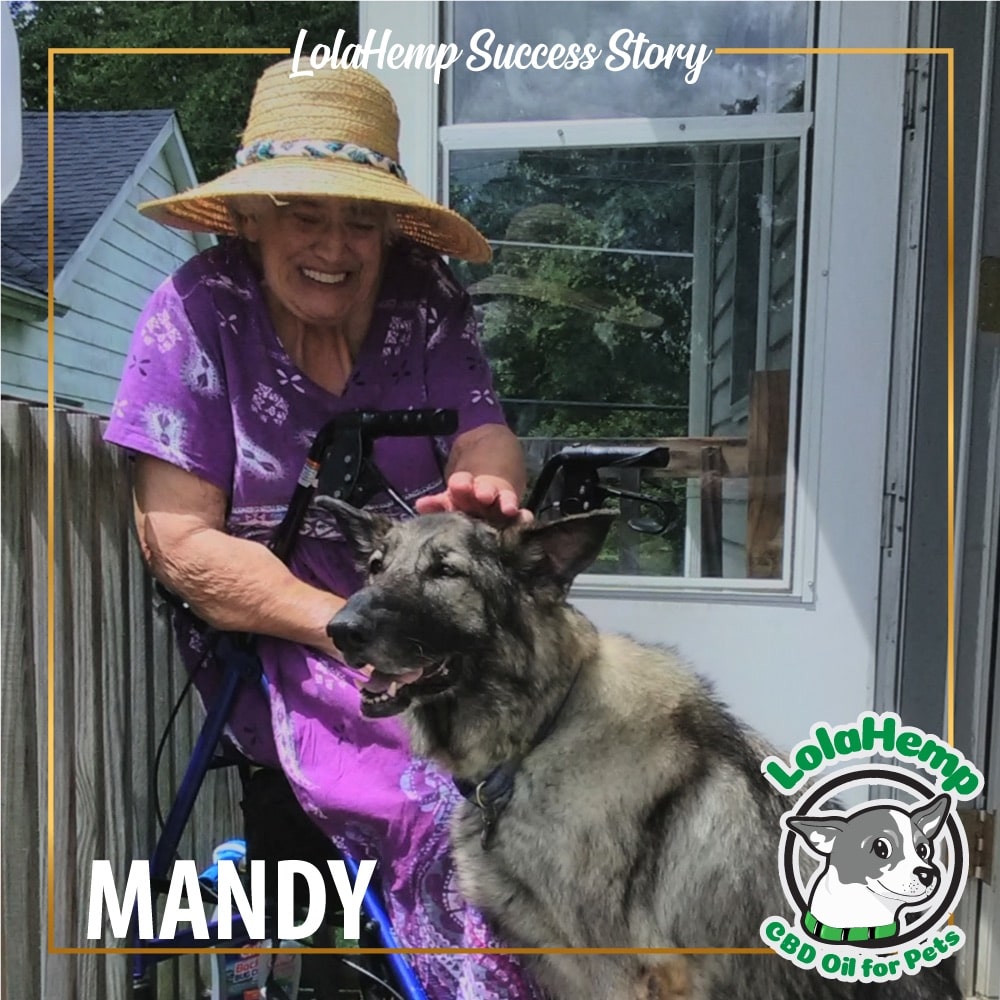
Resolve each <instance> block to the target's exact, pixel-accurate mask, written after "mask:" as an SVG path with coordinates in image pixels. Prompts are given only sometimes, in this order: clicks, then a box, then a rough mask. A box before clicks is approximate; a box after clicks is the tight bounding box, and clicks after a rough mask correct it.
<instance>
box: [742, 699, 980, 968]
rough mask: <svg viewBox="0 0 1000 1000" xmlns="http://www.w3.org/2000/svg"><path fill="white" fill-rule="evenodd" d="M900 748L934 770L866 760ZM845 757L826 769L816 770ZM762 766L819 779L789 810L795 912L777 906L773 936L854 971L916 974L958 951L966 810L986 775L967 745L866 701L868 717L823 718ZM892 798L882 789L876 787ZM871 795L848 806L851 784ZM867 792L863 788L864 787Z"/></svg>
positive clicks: (789, 950)
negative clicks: (836, 721) (842, 801)
mask: <svg viewBox="0 0 1000 1000" xmlns="http://www.w3.org/2000/svg"><path fill="white" fill-rule="evenodd" d="M876 754H878V755H881V756H883V757H894V758H896V759H898V760H905V761H907V762H908V763H910V764H913V765H916V766H917V767H919V768H921V769H922V770H924V771H927V772H929V773H930V774H931V775H932V776H933V779H932V780H931V781H928V780H927V779H925V778H924V777H923V776H921V775H919V774H917V773H915V772H914V771H913V770H911V769H909V768H903V767H897V766H894V765H875V764H858V763H856V762H857V761H858V759H860V758H864V757H872V756H874V755H876ZM845 761H849V762H851V766H849V767H846V768H841V769H838V770H837V771H835V772H834V773H832V774H831V775H829V776H828V777H826V778H824V779H822V780H813V778H814V772H816V771H818V770H820V769H822V768H825V767H828V766H831V765H833V764H840V763H843V762H845ZM761 770H762V771H763V772H764V775H765V777H766V778H767V779H768V780H769V781H770V782H771V783H772V784H773V785H774V786H775V787H776V788H777V789H778V790H779V791H780V792H781V793H782V794H785V795H794V794H796V793H797V792H799V791H800V789H802V788H803V787H804V786H805V785H806V784H807V782H810V781H811V784H809V787H808V790H806V791H805V793H804V794H803V795H801V797H800V798H798V800H797V801H796V802H795V805H794V806H793V807H792V808H791V809H790V810H789V811H788V812H786V813H785V814H784V815H783V816H782V818H781V826H782V830H781V839H780V843H779V848H778V855H779V857H778V869H779V873H780V876H781V884H782V887H783V888H784V890H785V896H786V897H787V899H788V902H789V903H790V904H791V906H792V908H793V910H794V911H795V913H796V916H795V918H794V921H793V922H791V923H790V922H789V921H787V920H785V919H784V918H783V917H781V916H772V917H769V918H767V919H766V920H765V921H764V922H763V923H762V924H761V928H760V933H761V937H762V938H763V940H764V942H765V943H766V944H767V945H768V946H769V947H771V948H772V949H773V950H774V951H775V952H776V953H777V954H778V955H780V956H781V957H782V958H785V959H786V960H788V961H790V962H793V963H794V964H796V965H798V966H799V967H801V968H806V969H813V970H815V971H816V972H818V973H819V974H820V975H822V976H825V977H826V978H828V979H839V980H842V981H844V982H884V981H886V980H889V979H898V978H899V977H900V976H902V975H915V974H917V973H918V972H920V970H921V969H924V968H928V967H930V966H933V965H937V963H938V962H940V961H941V960H942V959H944V958H945V957H946V956H948V955H953V954H954V953H955V952H957V951H958V949H959V948H961V947H962V945H963V944H964V943H965V934H964V933H963V932H962V930H961V929H960V928H959V927H957V926H955V925H954V924H950V925H949V923H948V919H949V917H950V915H951V913H952V912H953V911H954V909H955V906H956V904H957V903H958V900H959V899H960V898H961V895H962V892H963V890H964V889H965V881H966V877H967V875H968V847H967V845H966V841H965V832H964V830H963V827H962V824H961V822H960V821H959V819H958V816H957V812H956V810H957V804H958V801H959V800H961V799H971V798H975V796H977V795H978V794H979V793H980V792H981V791H982V788H983V776H982V774H981V773H980V772H979V771H978V770H977V769H976V768H975V767H973V766H972V765H971V764H970V763H969V762H968V761H967V760H966V759H965V758H964V757H963V756H962V754H961V753H959V752H958V751H957V750H955V749H954V748H953V747H951V746H949V745H948V744H947V743H945V742H943V741H942V740H940V739H938V738H937V737H936V736H930V735H928V734H927V733H924V732H923V731H922V730H920V729H916V728H914V727H907V726H903V725H902V723H901V720H900V718H899V716H898V715H896V714H894V713H892V712H886V713H884V714H882V715H875V714H874V713H870V712H866V713H864V714H863V715H861V716H860V717H859V718H858V720H857V722H856V723H852V724H851V725H848V726H841V727H837V728H835V727H832V726H829V725H827V724H826V723H818V724H817V725H815V726H813V728H812V733H811V738H810V739H808V740H804V741H803V742H802V743H800V744H799V745H798V746H796V747H795V749H794V750H793V751H792V753H791V755H790V757H789V760H788V761H787V762H785V761H783V760H781V759H780V758H778V757H768V758H767V759H766V760H765V761H764V762H763V763H762V764H761ZM876 788H877V789H879V790H880V794H885V795H888V796H891V798H880V799H877V800H871V799H870V796H871V792H872V790H873V789H876ZM852 789H854V790H860V792H862V793H863V794H864V793H867V794H868V796H869V801H865V802H864V803H863V804H862V805H859V806H856V807H855V808H852V809H843V808H841V807H840V806H839V804H838V801H837V800H838V797H843V796H844V795H845V794H847V793H849V792H850V790H852ZM854 794H855V796H856V795H857V791H855V793H854Z"/></svg>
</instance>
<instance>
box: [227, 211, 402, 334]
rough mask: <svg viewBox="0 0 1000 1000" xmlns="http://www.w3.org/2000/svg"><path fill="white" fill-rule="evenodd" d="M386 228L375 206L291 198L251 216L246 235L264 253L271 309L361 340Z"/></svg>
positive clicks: (376, 284) (377, 278)
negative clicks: (356, 335) (358, 335)
mask: <svg viewBox="0 0 1000 1000" xmlns="http://www.w3.org/2000/svg"><path fill="white" fill-rule="evenodd" d="M385 225H386V216H385V210H384V209H383V208H382V206H380V205H377V204H368V203H365V202H363V201H362V202H356V201H347V200H343V199H337V198H293V199H291V200H289V201H288V203H287V204H284V203H282V204H280V205H276V206H274V207H273V208H271V209H268V210H267V211H266V212H263V213H260V214H258V215H256V216H254V217H251V218H248V219H247V220H246V223H245V226H244V235H245V236H246V238H247V239H249V240H251V241H252V242H254V243H256V244H257V246H258V248H259V250H260V258H261V265H262V267H263V269H264V284H265V286H266V288H267V290H268V292H269V294H270V296H271V297H272V307H274V306H277V308H279V309H284V310H285V311H286V312H288V313H290V314H291V315H292V316H294V317H296V318H297V319H298V320H300V321H302V322H303V323H306V324H308V325H310V326H314V327H328V328H332V329H338V330H339V331H340V332H345V333H352V332H353V333H355V334H362V335H363V334H364V333H365V332H366V331H367V329H368V323H369V322H370V320H371V314H372V309H373V307H374V304H375V299H376V297H377V295H378V288H379V282H380V280H381V277H382V261H383V258H384V251H385V240H384V233H385ZM275 300H276V301H275ZM278 318H279V317H275V319H276V320H277V319H278Z"/></svg>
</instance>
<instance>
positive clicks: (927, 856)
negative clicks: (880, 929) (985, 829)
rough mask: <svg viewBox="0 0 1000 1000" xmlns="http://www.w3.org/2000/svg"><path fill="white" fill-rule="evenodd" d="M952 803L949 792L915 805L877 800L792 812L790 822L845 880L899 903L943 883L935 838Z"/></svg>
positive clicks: (907, 903) (907, 902) (911, 900)
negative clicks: (829, 810) (839, 809)
mask: <svg viewBox="0 0 1000 1000" xmlns="http://www.w3.org/2000/svg"><path fill="white" fill-rule="evenodd" d="M950 804H951V800H950V799H949V798H948V796H947V795H938V796H936V797H935V798H933V799H931V801H930V802H927V803H925V804H924V805H920V806H916V807H915V808H913V809H911V810H906V809H904V808H901V807H897V806H887V805H876V806H867V807H862V808H860V809H858V810H855V811H854V812H852V813H850V814H849V815H847V816H838V815H831V816H791V817H789V818H788V819H787V820H786V823H787V825H788V827H789V829H791V830H792V831H793V832H795V833H797V834H799V836H801V837H803V838H804V839H805V841H806V843H807V844H808V845H809V847H810V848H811V849H812V850H813V851H814V852H815V853H816V854H819V855H821V856H823V857H826V858H827V859H828V861H827V868H828V869H835V870H836V873H837V877H838V879H839V880H840V882H841V883H846V884H860V885H866V886H867V887H868V888H869V889H870V890H871V891H872V892H873V893H875V895H877V896H881V897H883V898H884V899H886V900H890V901H894V902H895V903H896V904H897V905H898V906H911V905H913V904H915V903H920V902H923V901H924V900H925V899H928V898H929V897H930V896H932V895H933V894H934V892H935V891H936V890H937V887H938V885H939V884H940V881H941V873H940V871H939V870H938V867H937V865H935V864H934V838H935V837H936V836H937V834H938V833H940V831H941V829H942V828H943V826H944V820H945V817H946V816H947V813H948V809H949V806H950Z"/></svg>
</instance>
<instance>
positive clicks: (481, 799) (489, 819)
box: [454, 664, 582, 851]
mask: <svg viewBox="0 0 1000 1000" xmlns="http://www.w3.org/2000/svg"><path fill="white" fill-rule="evenodd" d="M581 666H582V664H581ZM579 676H580V668H579V667H577V670H576V673H575V674H574V675H573V680H572V681H571V682H570V685H569V687H568V688H566V693H565V694H564V695H563V698H562V701H561V702H559V707H558V708H557V709H556V710H555V711H554V712H553V713H552V715H550V716H549V718H548V719H547V720H546V722H545V724H544V725H543V726H542V728H541V729H539V731H538V733H537V735H536V736H535V738H534V739H533V740H532V741H531V746H530V747H529V748H528V753H531V751H532V750H534V749H535V748H536V747H537V746H539V744H541V743H542V742H544V740H545V739H546V738H547V737H548V736H549V734H550V733H551V732H552V730H553V729H554V728H555V724H556V720H557V719H558V718H559V715H560V713H561V712H562V710H563V709H564V708H565V707H566V702H567V701H569V696H570V692H571V691H572V690H573V688H574V687H576V680H577V678H578V677H579ZM528 753H526V754H525V755H524V756H525V757H527V756H528ZM523 761H524V757H521V758H519V759H518V760H505V761H504V762H503V763H502V764H499V765H497V767H495V768H493V770H492V771H490V773H489V774H487V775H486V777H485V778H483V780H482V781H467V780H466V779H464V778H455V779H454V782H455V787H456V788H457V789H458V790H459V792H460V793H461V795H462V797H463V798H465V799H466V800H467V801H469V802H471V803H472V804H473V805H474V806H476V807H477V808H478V809H479V814H480V816H481V817H482V821H483V832H482V835H481V836H480V838H479V842H480V843H481V844H482V845H483V850H484V851H487V850H489V848H490V845H491V844H492V843H493V834H494V833H495V831H496V825H497V820H499V819H500V814H501V813H502V812H503V811H504V809H506V808H507V806H508V805H510V800H511V799H512V798H513V797H514V779H515V777H517V772H518V771H519V770H520V767H521V764H522V763H523Z"/></svg>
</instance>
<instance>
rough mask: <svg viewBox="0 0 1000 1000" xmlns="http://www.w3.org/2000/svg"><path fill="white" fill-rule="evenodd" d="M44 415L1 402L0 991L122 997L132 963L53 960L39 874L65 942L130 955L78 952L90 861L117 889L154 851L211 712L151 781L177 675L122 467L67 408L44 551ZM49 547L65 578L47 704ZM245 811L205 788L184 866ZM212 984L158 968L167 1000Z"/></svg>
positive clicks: (171, 747) (41, 998)
mask: <svg viewBox="0 0 1000 1000" xmlns="http://www.w3.org/2000/svg"><path fill="white" fill-rule="evenodd" d="M46 416H47V414H46V411H45V409H43V408H41V407H36V406H29V405H27V404H24V403H16V402H6V401H5V402H3V404H2V414H0V427H2V437H3V462H2V497H3V501H2V502H3V517H2V536H3V552H2V574H3V579H2V584H3V592H2V614H3V619H2V621H3V660H2V684H3V688H2V724H3V754H2V786H0V795H2V807H3V898H2V906H3V914H2V915H3V926H4V941H3V951H4V961H3V967H2V987H3V989H2V994H3V996H5V997H8V996H9V997H11V998H15V997H16V998H18V1000H105V998H107V1000H119V998H120V1000H124V998H126V997H127V996H128V995H129V993H130V982H129V978H130V974H129V959H128V957H126V956H122V955H94V954H89V955H59V954H49V953H48V944H49V942H48V927H47V920H48V899H47V895H48V893H47V881H46V879H47V872H48V868H47V866H48V864H49V863H51V864H52V873H53V875H54V886H55V889H54V899H53V907H52V918H53V923H54V930H55V936H54V944H55V946H56V947H57V948H70V947H74V948H81V947H83V948H86V947H95V946H118V947H122V946H123V945H124V942H121V941H111V940H106V941H104V942H93V941H87V940H86V939H85V934H86V919H87V907H88V901H89V895H90V877H91V863H92V861H93V860H94V859H99V858H106V859H109V860H110V861H111V863H112V866H113V870H114V871H115V873H116V879H120V881H119V882H118V884H119V886H122V885H124V877H125V875H126V874H127V871H128V866H129V864H130V862H131V861H132V860H133V859H141V858H147V857H148V856H149V853H150V851H151V848H152V844H153V842H154V839H155V835H156V832H157V829H158V827H157V822H156V818H155V806H154V796H153V791H152V790H153V788H154V783H156V785H158V788H159V796H160V802H161V804H162V805H161V808H162V810H163V811H164V812H165V811H166V809H167V808H168V807H169V804H170V802H171V801H172V799H173V794H174V790H175V789H176V787H177V784H178V782H179V780H180V775H181V773H182V768H183V766H184V765H185V763H186V761H187V759H188V756H189V752H190V749H191V747H192V746H193V743H194V736H195V734H196V732H197V728H198V726H199V725H200V720H201V718H202V711H201V706H200V704H199V703H198V699H197V697H196V696H194V695H192V696H191V697H189V699H188V701H187V703H186V704H185V706H184V708H183V710H182V711H181V712H180V714H179V716H178V718H177V721H176V722H175V724H174V728H173V734H172V739H171V742H170V743H169V744H168V747H167V749H166V751H165V752H164V755H163V759H162V761H161V766H160V769H159V774H156V773H155V772H154V755H155V752H156V745H157V743H158V741H159V738H160V735H161V733H162V732H163V729H164V725H165V723H166V721H167V718H168V715H169V713H170V710H171V708H172V706H173V704H174V702H175V700H176V698H177V696H178V694H179V692H180V688H181V686H182V685H183V681H184V672H183V669H182V668H181V667H180V665H179V662H178V660H177V658H176V655H175V651H174V649H173V643H172V636H171V633H170V630H169V627H168V624H167V622H166V620H165V618H164V616H163V614H162V612H161V611H160V610H158V608H157V602H156V601H154V598H153V594H152V590H151V586H150V581H149V578H148V575H147V574H146V572H145V569H144V567H143V565H142V561H141V559H140V557H139V553H138V548H137V546H136V544H135V539H134V533H133V530H132V509H131V501H130V496H129V484H128V469H127V462H126V461H125V459H124V458H123V456H122V455H121V454H119V453H118V450H117V449H114V448H111V447H109V446H106V445H105V444H104V443H103V441H102V439H101V432H102V429H103V421H101V420H100V419H99V418H96V417H94V416H91V415H86V414H78V413H70V412H65V411H57V412H56V414H55V435H54V442H53V443H54V448H55V531H54V535H53V538H52V539H51V540H49V539H48V538H47V530H46V521H47V513H46V511H47V503H46V498H47V472H46V469H47V441H46V437H47V433H46ZM50 541H51V545H52V555H53V557H54V567H55V570H54V574H53V579H54V610H55V631H54V649H55V655H54V676H53V678H52V680H53V682H54V699H53V703H52V704H51V705H50V704H49V697H48V680H49V678H48V653H47V648H48V647H47V642H48V634H47V612H48V607H49V601H48V594H47V576H48V570H47V567H48V555H49V548H48V545H49V542H50ZM50 709H51V711H52V716H51V718H52V719H53V730H52V733H51V736H52V738H53V740H54V758H53V759H54V766H53V773H52V775H51V777H52V779H53V782H54V798H53V801H52V802H51V803H49V800H48V781H49V774H48V766H47V761H48V739H49V736H50V733H49V728H48V727H49V722H48V720H49V717H50V716H49V712H50ZM238 802H239V792H238V782H237V781H236V779H235V776H234V775H233V774H232V773H230V772H229V771H224V772H215V773H214V774H212V775H210V776H209V779H208V781H207V782H206V785H205V788H204V789H203V791H202V795H201V797H200V799H199V802H198V804H197V805H196V807H195V812H194V815H193V817H192V821H191V823H190V824H189V826H188V830H187V833H186V838H185V841H184V843H183V844H182V846H181V856H182V857H187V858H194V859H197V860H198V861H199V862H201V861H206V863H207V860H208V859H209V858H210V855H211V849H212V846H213V844H214V843H216V842H218V841H219V840H222V839H225V838H227V837H230V836H233V835H234V834H238V833H239V832H240V830H241V829H242V822H241V819H240V817H239V804H238ZM50 806H51V809H52V811H51V813H50V811H49V809H50ZM50 816H51V818H52V822H51V824H50V822H49V817H50ZM49 844H51V845H52V854H51V857H49V851H48V845H49ZM203 968H207V967H203ZM202 971H203V969H202V968H199V967H198V965H197V960H196V958H195V957H193V956H188V957H186V958H182V959H180V960H175V961H168V962H165V963H162V964H161V965H160V966H159V968H158V973H157V993H156V995H157V997H158V1000H196V998H198V997H200V996H201V995H202V991H203V986H204V984H203V982H202V976H201V972H202Z"/></svg>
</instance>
